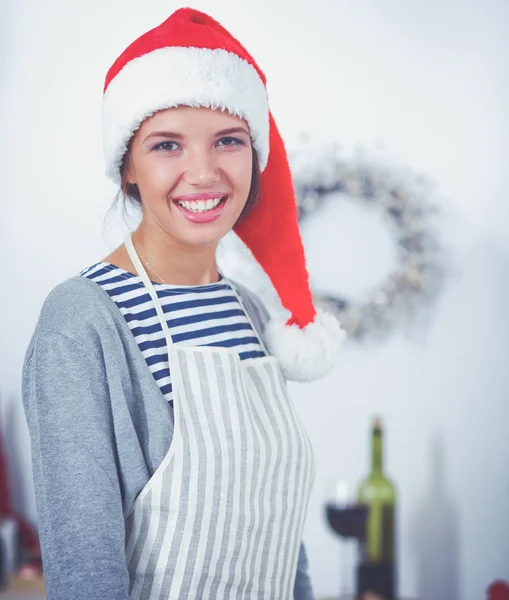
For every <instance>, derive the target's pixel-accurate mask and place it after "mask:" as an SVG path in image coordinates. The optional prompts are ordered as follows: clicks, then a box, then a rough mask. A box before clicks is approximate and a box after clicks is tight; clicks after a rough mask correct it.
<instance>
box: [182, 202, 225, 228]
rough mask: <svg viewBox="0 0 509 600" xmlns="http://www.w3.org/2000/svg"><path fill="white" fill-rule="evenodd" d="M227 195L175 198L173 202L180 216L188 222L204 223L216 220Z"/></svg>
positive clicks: (219, 215) (223, 206) (221, 212)
mask: <svg viewBox="0 0 509 600" xmlns="http://www.w3.org/2000/svg"><path fill="white" fill-rule="evenodd" d="M227 202H228V195H226V196H220V197H219V198H202V199H200V198H197V199H192V200H179V199H175V200H174V203H175V206H176V207H177V208H178V210H179V211H180V212H181V214H182V216H183V217H184V218H185V219H186V220H187V221H189V222H190V223H194V224H196V225H198V224H206V223H213V222H214V221H217V219H219V218H220V217H221V215H222V214H223V211H224V208H225V206H226V203H227Z"/></svg>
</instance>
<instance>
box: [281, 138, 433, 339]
mask: <svg viewBox="0 0 509 600" xmlns="http://www.w3.org/2000/svg"><path fill="white" fill-rule="evenodd" d="M290 157H291V166H292V173H293V180H294V186H295V192H296V196H297V204H298V210H299V219H300V222H301V224H302V225H305V221H306V218H307V217H308V216H309V215H310V214H312V213H314V212H315V211H317V210H318V209H319V208H320V207H321V205H322V203H324V201H325V200H326V199H328V198H330V196H331V194H335V195H337V193H338V192H342V193H344V194H346V195H347V196H348V197H350V198H352V199H354V200H355V201H358V202H360V203H363V204H364V205H368V206H370V207H372V208H374V209H376V210H377V211H378V212H379V214H380V215H381V217H382V218H384V219H385V221H386V222H387V223H388V225H389V226H390V228H391V231H392V235H393V237H394V243H395V245H396V249H397V253H396V255H397V260H396V263H397V264H396V268H395V269H394V270H393V271H392V272H390V274H389V275H388V276H387V277H386V278H385V280H384V281H383V282H382V283H381V285H379V286H378V287H376V289H373V290H371V291H370V293H368V294H366V295H365V297H364V298H363V299H362V301H355V302H354V301H352V300H349V299H348V298H343V297H338V296H333V295H330V294H319V293H315V294H314V301H315V304H316V305H319V306H322V307H324V308H326V309H328V310H329V311H331V312H333V313H334V314H336V315H337V317H338V319H339V320H340V322H341V324H342V326H343V328H344V329H345V331H346V332H347V333H348V337H349V338H350V339H363V338H366V337H368V336H369V337H381V336H383V335H385V334H387V333H389V332H390V331H391V330H393V329H394V328H395V327H396V326H402V325H403V326H405V325H407V326H408V325H410V324H412V323H415V322H416V320H418V318H419V317H422V316H423V315H424V314H426V311H425V310H423V309H425V308H429V307H430V305H431V304H432V302H433V300H434V299H435V298H436V296H437V294H438V291H439V289H440V283H441V281H442V279H443V275H444V267H443V261H442V251H441V246H440V244H439V242H438V238H437V236H436V234H435V229H436V228H435V227H434V226H433V218H434V217H435V216H436V214H437V212H438V210H437V207H436V206H435V205H434V204H433V203H432V202H430V200H429V196H430V190H431V184H430V182H429V181H428V180H426V179H425V178H424V177H421V176H415V175H413V174H411V173H410V172H408V171H405V170H402V169H394V168H393V167H388V166H387V165H386V164H384V163H383V162H382V161H380V160H373V159H368V158H366V157H365V156H363V155H362V154H359V156H358V157H356V158H355V159H351V160H347V159H345V158H342V157H341V155H340V153H339V152H338V150H337V148H336V147H334V146H332V147H328V148H324V149H322V150H321V151H318V152H316V151H315V152H314V157H312V155H311V153H310V151H309V148H305V149H301V150H298V151H296V152H294V153H293V154H291V155H290Z"/></svg>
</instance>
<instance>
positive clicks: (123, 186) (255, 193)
mask: <svg viewBox="0 0 509 600" xmlns="http://www.w3.org/2000/svg"><path fill="white" fill-rule="evenodd" d="M132 139H133V138H131V141H130V142H129V145H128V147H127V151H126V153H125V154H124V156H123V158H122V163H121V164H120V190H119V194H120V195H121V196H122V197H123V199H124V208H125V203H126V202H131V204H133V205H135V206H141V194H140V190H139V189H138V186H137V185H136V184H135V183H129V182H128V181H127V167H128V165H129V160H130V159H131V145H132ZM260 187H261V174H260V162H259V160H258V155H257V153H256V151H255V150H254V149H253V164H252V175H251V187H250V188H249V194H248V196H247V201H246V204H245V206H244V208H243V209H242V212H241V214H240V217H239V219H238V221H237V223H239V222H240V221H243V220H244V219H246V218H247V217H248V215H249V214H250V213H251V211H252V210H253V208H254V207H255V206H256V204H257V203H258V200H259V198H260Z"/></svg>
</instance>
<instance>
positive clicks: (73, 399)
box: [22, 277, 313, 600]
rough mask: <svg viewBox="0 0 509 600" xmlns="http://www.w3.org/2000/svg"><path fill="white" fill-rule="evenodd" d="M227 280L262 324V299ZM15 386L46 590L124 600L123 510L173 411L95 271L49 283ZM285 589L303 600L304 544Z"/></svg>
mask: <svg viewBox="0 0 509 600" xmlns="http://www.w3.org/2000/svg"><path fill="white" fill-rule="evenodd" d="M236 287H237V289H238V291H239V293H240V294H241V297H242V300H243V302H244V304H245V307H246V309H247V310H248V312H249V314H250V316H251V318H252V320H253V322H254V324H255V326H256V328H257V329H258V331H260V333H262V334H263V329H264V325H265V323H266V321H267V314H266V311H265V309H264V307H263V306H262V305H261V304H260V302H259V300H258V299H257V298H256V296H254V295H253V294H251V293H250V292H248V291H247V290H246V289H244V288H242V287H241V286H238V285H236ZM22 388H23V404H24V408H25V414H26V417H27V422H28V427H29V431H30V438H31V442H32V461H33V470H34V483H35V493H36V502H37V512H38V525H39V535H40V542H41V550H42V559H43V567H44V576H45V583H46V589H47V597H48V600H70V599H72V600H128V598H129V593H128V587H129V576H128V572H127V566H126V560H125V523H124V518H125V517H126V516H127V514H128V513H129V512H130V509H131V507H132V505H133V502H134V500H135V498H136V497H137V496H138V494H139V493H140V491H141V490H142V489H143V488H144V487H145V485H146V483H147V481H148V480H149V479H150V477H151V476H152V474H153V473H154V471H155V470H156V469H157V467H158V466H159V464H160V463H161V462H162V460H163V458H164V456H165V455H166V453H167V451H168V448H169V446H170V443H171V439H172V434H173V411H172V409H171V406H170V405H169V404H168V402H167V401H166V400H164V397H163V396H162V395H161V393H160V390H159V388H158V386H157V383H156V381H155V379H154V377H153V376H152V374H151V372H150V370H149V369H148V367H147V364H146V362H145V359H144V358H143V356H142V354H141V352H140V351H139V348H138V345H137V343H136V340H135V339H134V336H133V335H132V333H131V331H130V330H129V327H128V325H127V323H126V322H125V319H124V317H123V316H122V314H121V312H120V311H119V310H118V308H117V306H116V305H115V303H114V302H112V300H111V299H110V297H109V296H108V295H107V293H106V292H105V291H104V290H103V289H102V288H101V287H100V286H99V285H97V283H95V282H93V281H91V280H88V279H85V278H83V277H73V278H71V279H68V280H67V281H65V282H64V283H62V284H60V285H58V286H57V287H56V288H55V289H54V290H53V291H52V292H51V293H50V294H49V296H48V297H47V299H46V301H45V302H44V305H43V308H42V311H41V314H40V317H39V320H38V323H37V326H36V328H35V332H34V334H33V337H32V339H31V341H30V345H29V347H28V350H27V353H26V357H25V362H24V365H23V382H22ZM294 598H295V599H297V600H313V592H312V589H311V584H310V581H309V576H308V569H307V558H306V552H305V549H304V546H303V545H301V550H300V554H299V561H298V566H297V572H296V578H295V587H294Z"/></svg>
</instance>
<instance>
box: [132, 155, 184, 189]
mask: <svg viewBox="0 0 509 600" xmlns="http://www.w3.org/2000/svg"><path fill="white" fill-rule="evenodd" d="M137 174H138V179H139V182H140V183H139V185H141V187H142V188H145V189H151V190H154V191H157V190H161V191H164V192H167V191H168V186H169V185H171V183H172V182H173V181H174V180H175V178H176V172H175V169H174V168H172V167H171V165H170V164H168V162H167V161H165V160H157V159H156V160H154V159H150V160H146V161H144V162H143V163H141V164H140V165H139V168H138V169H137Z"/></svg>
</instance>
